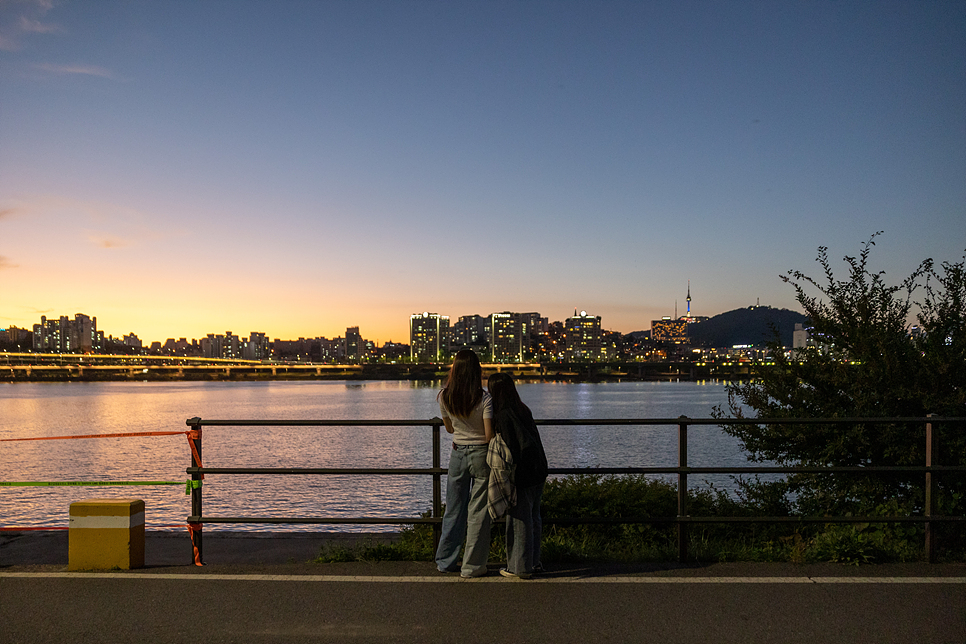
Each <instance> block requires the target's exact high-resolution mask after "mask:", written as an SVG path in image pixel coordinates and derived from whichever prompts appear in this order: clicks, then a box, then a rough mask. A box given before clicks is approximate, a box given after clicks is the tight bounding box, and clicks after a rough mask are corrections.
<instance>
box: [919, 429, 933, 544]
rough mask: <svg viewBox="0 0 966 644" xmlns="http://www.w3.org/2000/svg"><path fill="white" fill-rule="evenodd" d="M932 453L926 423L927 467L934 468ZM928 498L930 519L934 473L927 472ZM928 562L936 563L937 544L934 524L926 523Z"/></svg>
mask: <svg viewBox="0 0 966 644" xmlns="http://www.w3.org/2000/svg"><path fill="white" fill-rule="evenodd" d="M935 415H936V414H929V415H928V416H927V417H928V418H931V417H933V416H935ZM932 452H933V441H932V423H931V422H927V423H926V467H932ZM925 492H926V498H925V502H924V503H923V508H922V513H923V514H924V515H925V516H926V518H927V519H928V518H929V517H931V516H932V511H933V480H932V472H930V471H929V470H926V490H925ZM925 537H926V561H928V562H929V563H935V562H936V547H935V546H936V544H935V537H936V533H935V532H934V531H933V529H932V524H931V523H930V522H929V521H926V534H925Z"/></svg>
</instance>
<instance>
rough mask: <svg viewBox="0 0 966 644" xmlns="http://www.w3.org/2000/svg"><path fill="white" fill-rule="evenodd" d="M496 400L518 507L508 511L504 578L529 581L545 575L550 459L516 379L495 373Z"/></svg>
mask: <svg viewBox="0 0 966 644" xmlns="http://www.w3.org/2000/svg"><path fill="white" fill-rule="evenodd" d="M486 387H487V389H489V390H490V396H492V397H493V430H494V431H495V432H496V433H497V434H499V435H500V437H501V438H503V440H504V442H506V445H507V448H508V449H509V451H510V455H511V457H512V462H513V470H514V473H513V482H514V485H515V486H516V496H517V501H516V504H515V505H513V506H512V507H511V508H509V510H508V511H507V519H506V568H503V569H502V570H500V574H501V575H503V576H504V577H518V578H522V579H528V578H530V577H532V576H533V573H535V572H542V571H543V565H542V564H541V563H540V540H541V539H542V538H543V519H542V517H541V516H540V498H541V497H542V496H543V485H544V483H545V482H546V480H547V455H546V453H545V452H544V451H543V442H542V441H541V440H540V432H539V431H537V424H536V423H535V422H533V414H532V413H530V408H529V407H527V406H526V405H524V404H523V401H522V400H521V399H520V394H518V393H517V388H516V386H515V385H514V384H513V378H511V377H510V376H509V375H508V374H505V373H495V374H493V375H491V376H490V377H489V379H488V380H487V383H486Z"/></svg>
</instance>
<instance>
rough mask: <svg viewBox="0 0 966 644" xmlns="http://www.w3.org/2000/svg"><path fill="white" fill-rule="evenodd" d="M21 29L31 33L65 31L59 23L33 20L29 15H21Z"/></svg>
mask: <svg viewBox="0 0 966 644" xmlns="http://www.w3.org/2000/svg"><path fill="white" fill-rule="evenodd" d="M20 31H22V32H24V33H30V34H55V33H58V32H61V31H63V29H62V28H61V27H60V26H59V25H55V24H52V23H43V22H40V21H39V20H31V19H30V18H28V17H27V16H20Z"/></svg>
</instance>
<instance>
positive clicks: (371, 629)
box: [0, 535, 966, 644]
mask: <svg viewBox="0 0 966 644" xmlns="http://www.w3.org/2000/svg"><path fill="white" fill-rule="evenodd" d="M209 536H211V535H209ZM31 539H33V541H34V542H35V544H34V545H36V544H42V545H43V546H44V548H47V549H49V547H50V545H51V544H52V543H53V542H46V543H45V544H44V543H43V542H42V539H41V538H39V537H37V538H28V539H27V540H26V541H24V540H23V539H20V540H17V541H20V542H21V543H20V549H19V555H20V556H21V557H24V556H26V555H29V554H30V553H31V552H30V547H31V544H30V543H28V542H29V541H30V540H31ZM292 541H294V540H291V539H265V538H262V539H246V538H240V537H236V538H234V539H233V540H232V543H231V544H230V547H231V548H235V549H236V551H237V552H236V554H238V555H241V554H243V552H242V551H245V552H247V555H246V556H245V560H244V561H217V562H216V561H213V560H212V559H219V558H222V557H226V556H227V555H228V553H229V550H230V548H229V544H228V540H227V539H226V540H225V541H223V542H221V541H219V539H217V538H211V539H208V540H207V541H206V549H207V550H209V551H210V553H211V554H210V557H209V561H210V562H209V565H207V566H204V567H196V566H187V565H183V563H180V562H183V559H182V558H181V555H180V554H179V553H181V552H182V551H183V548H181V546H182V545H183V544H181V543H177V545H178V547H177V548H176V551H177V552H176V553H175V554H179V563H174V564H166V563H157V562H156V561H157V559H155V562H154V563H153V562H152V559H151V557H149V558H148V567H146V568H144V569H141V570H137V571H121V572H113V573H111V572H103V573H68V572H66V571H65V569H66V565H65V564H66V559H65V560H64V562H63V563H38V562H37V561H33V562H30V561H26V560H23V559H22V560H21V562H20V563H16V562H11V561H10V557H11V554H12V553H14V551H13V550H11V549H10V548H11V546H13V545H14V542H11V541H8V542H7V543H5V544H0V555H2V556H0V625H2V627H0V642H3V643H7V642H10V643H15V642H119V643H125V642H139V643H143V642H152V643H154V642H189V641H198V642H256V643H258V642H416V641H419V642H426V641H436V642H488V643H492V642H500V641H508V642H660V643H661V644H670V643H674V642H808V644H816V643H817V642H850V643H852V642H876V643H882V642H902V643H905V642H909V643H916V644H920V643H925V642H929V643H933V642H955V643H956V644H963V643H964V642H966V566H955V565H953V566H950V565H944V566H927V565H889V566H863V567H859V568H856V567H841V566H834V565H820V566H795V565H750V564H716V565H711V566H687V567H681V566H677V565H673V564H670V565H649V566H557V567H555V568H554V569H552V570H551V571H550V572H549V574H547V575H546V576H545V577H543V578H541V579H537V580H532V581H519V580H508V579H504V578H502V577H500V576H499V575H498V574H496V570H497V568H498V567H497V566H493V570H492V574H491V575H490V576H488V577H485V578H482V579H473V580H463V579H460V578H459V577H458V576H455V575H441V574H439V573H437V572H436V571H435V568H434V566H433V565H432V564H431V563H423V562H378V563H350V564H307V563H304V559H303V560H296V561H295V562H294V563H286V562H287V561H291V560H292V557H291V556H289V554H288V553H290V552H292V548H293V547H294V548H296V549H297V548H298V544H297V545H296V546H293V545H292V543H291V542H292ZM303 541H305V542H311V541H312V540H311V539H303ZM149 542H150V541H149ZM216 544H218V545H216ZM243 545H244V547H243ZM313 545H316V544H313ZM301 546H302V547H307V546H308V543H301ZM37 547H38V548H41V546H37ZM42 549H43V548H42ZM149 552H151V551H150V550H149ZM154 552H155V557H156V558H158V557H160V550H158V549H157V548H156V549H155V550H154ZM33 554H34V555H35V556H37V557H41V555H42V554H43V553H42V552H39V551H38V552H34V553H33ZM48 554H49V553H48ZM282 556H285V557H286V558H285V559H282V560H281V561H279V559H280V558H281V557H282Z"/></svg>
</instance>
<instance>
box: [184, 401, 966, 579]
mask: <svg viewBox="0 0 966 644" xmlns="http://www.w3.org/2000/svg"><path fill="white" fill-rule="evenodd" d="M950 422H955V423H963V422H966V418H958V417H956V418H953V417H938V416H926V417H888V418H885V417H881V418H880V417H876V418H814V419H804V418H797V419H789V418H780V419H777V418H776V419H751V418H741V419H734V418H731V419H717V418H688V417H686V416H680V417H678V418H649V419H641V418H636V419H615V418H605V419H579V420H578V419H549V420H537V421H536V423H537V425H542V426H574V425H579V426H586V425H595V426H605V425H622V426H648V425H676V426H677V428H678V465H677V467H594V468H577V467H558V468H550V474H551V475H555V474H604V475H614V474H618V475H619V474H643V475H656V474H671V475H676V476H677V490H678V501H677V515H676V516H673V517H545V518H544V523H545V524H548V525H553V524H558V525H573V524H581V523H584V524H627V523H675V524H676V525H677V546H678V560H679V561H681V562H684V561H686V560H687V557H688V545H687V542H688V526H689V525H690V524H696V523H923V524H925V554H926V558H927V559H928V561H929V562H932V561H933V560H934V557H935V532H934V530H933V525H934V524H937V523H952V522H963V521H966V516H940V515H937V514H936V513H935V509H936V508H935V504H934V498H935V479H934V476H933V475H934V474H938V473H944V472H945V473H953V472H956V473H966V466H938V465H933V455H934V441H933V426H934V425H935V424H939V423H950ZM896 423H904V424H920V425H924V428H925V463H924V464H923V465H921V466H842V467H835V466H828V467H812V466H804V467H803V466H799V467H770V466H751V467H690V466H689V465H688V427H689V426H691V425H716V426H721V425H779V424H783V425H830V424H831V425H849V424H873V425H876V424H878V425H883V424H896ZM186 424H187V425H188V426H189V427H190V428H191V431H190V433H189V441H190V442H191V444H192V455H191V467H189V468H187V470H186V471H187V473H188V474H189V475H190V476H191V480H190V482H189V487H190V490H191V515H190V516H189V517H188V523H189V525H191V526H192V527H193V529H192V535H193V544H194V549H195V550H196V552H195V553H194V560H195V562H196V563H199V562H201V561H202V558H203V552H204V550H203V530H202V526H203V524H205V523H224V524H228V523H253V524H328V525H352V524H356V525H359V524H362V525H415V524H431V525H432V526H433V543H434V545H435V544H438V543H439V537H440V530H441V525H442V514H443V499H442V486H441V478H442V476H443V475H445V474H446V471H447V470H446V468H444V467H442V463H441V460H440V445H441V434H440V428H441V427H442V426H443V421H442V419H440V418H431V419H429V420H202V419H201V418H198V417H194V418H189V419H188V420H187V421H186ZM216 426H221V427H226V426H227V427H244V426H256V427H266V426H271V427H429V428H431V430H432V439H433V452H432V454H433V458H432V467H427V468H301V467H290V468H278V467H204V466H203V465H202V463H203V460H202V459H203V455H202V454H203V452H202V435H203V434H202V428H203V427H216ZM847 473H851V474H858V473H860V474H904V475H920V474H921V475H923V476H924V477H925V478H924V485H925V488H924V489H925V499H924V504H923V512H922V514H921V515H907V516H892V517H884V516H811V517H810V516H791V517H790V516H755V517H719V516H714V517H692V516H690V515H689V514H688V476H690V475H695V474H847ZM205 474H228V475H255V474H269V475H367V476H371V475H375V476H384V475H386V476H414V475H416V476H431V477H432V497H433V498H432V516H430V517H364V516H363V517H212V516H205V515H204V513H203V496H202V490H203V488H202V479H204V475H205Z"/></svg>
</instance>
